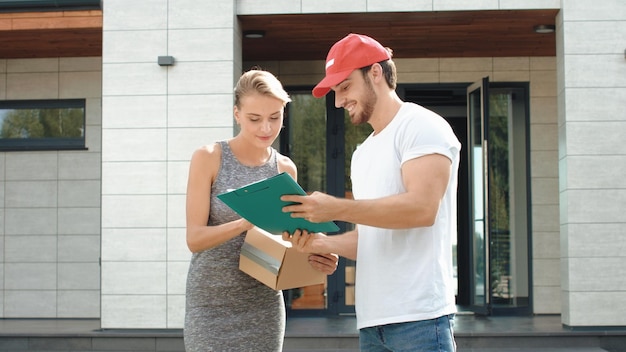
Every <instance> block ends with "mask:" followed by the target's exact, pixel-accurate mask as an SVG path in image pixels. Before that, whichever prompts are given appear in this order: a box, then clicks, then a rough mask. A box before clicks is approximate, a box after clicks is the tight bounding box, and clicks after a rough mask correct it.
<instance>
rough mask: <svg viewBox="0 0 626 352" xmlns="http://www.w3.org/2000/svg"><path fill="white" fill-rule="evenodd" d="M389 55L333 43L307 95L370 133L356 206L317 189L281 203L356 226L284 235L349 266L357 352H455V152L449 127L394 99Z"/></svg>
mask: <svg viewBox="0 0 626 352" xmlns="http://www.w3.org/2000/svg"><path fill="white" fill-rule="evenodd" d="M391 57H392V52H391V49H388V48H385V47H383V46H382V45H381V44H380V43H378V42H377V41H376V40H374V39H372V38H370V37H368V36H364V35H358V34H349V35H348V36H346V37H345V38H343V39H341V40H340V41H338V42H337V43H335V44H334V45H333V47H332V48H331V49H330V51H329V53H328V56H327V58H326V76H325V77H324V79H322V81H321V82H320V83H319V84H318V85H317V86H315V88H314V89H313V95H314V96H316V97H323V96H324V95H326V94H327V93H328V92H329V91H330V90H331V89H332V90H333V91H334V92H335V106H337V107H338V108H339V107H342V108H344V109H345V110H347V111H348V114H349V115H350V119H351V121H352V123H354V124H361V123H369V124H370V125H371V126H372V128H373V130H374V131H373V132H372V134H371V135H370V136H368V137H367V139H366V140H365V141H364V142H363V143H362V144H361V145H360V146H358V147H357V149H356V150H355V152H354V154H353V156H352V165H351V175H350V177H351V180H352V191H353V194H354V200H351V199H344V198H336V197H332V196H330V195H327V194H324V193H320V192H315V193H313V194H311V195H309V196H283V197H282V199H283V200H285V201H289V202H295V203H297V204H294V205H289V206H286V207H284V208H283V211H287V212H291V213H292V216H293V217H302V218H306V219H308V220H310V221H314V222H322V221H328V220H339V221H345V222H350V223H353V224H356V228H355V229H354V230H353V231H348V232H346V233H344V234H340V235H335V236H326V235H324V234H321V233H308V232H306V231H299V230H297V231H295V233H293V234H288V233H285V234H283V236H284V238H286V239H287V238H289V239H291V241H292V243H293V244H294V246H295V247H296V248H298V249H299V250H301V251H305V252H311V253H337V254H339V255H341V256H344V257H346V258H349V259H353V260H356V281H355V284H356V304H355V307H356V316H357V328H358V329H359V341H360V342H359V343H360V346H361V351H404V352H407V351H455V349H456V344H455V341H454V333H453V324H454V314H455V313H456V304H455V298H454V281H453V273H452V272H453V267H452V239H453V238H454V237H455V236H456V226H457V224H456V190H457V174H458V167H459V158H460V154H459V152H460V149H461V145H460V143H459V141H458V139H457V138H456V136H455V135H454V132H453V131H452V129H451V127H450V125H449V124H448V123H447V122H446V121H445V120H444V119H443V118H442V117H441V116H439V115H437V114H435V113H434V112H432V111H430V110H427V109H425V108H423V107H421V106H419V105H417V104H413V103H407V102H403V101H402V100H401V99H400V98H399V97H398V95H397V94H396V92H395V88H396V80H397V73H396V67H395V64H394V62H393V61H392V58H391Z"/></svg>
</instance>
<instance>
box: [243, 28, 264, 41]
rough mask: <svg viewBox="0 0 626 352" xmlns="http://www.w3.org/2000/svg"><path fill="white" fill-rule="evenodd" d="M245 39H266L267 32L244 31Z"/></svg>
mask: <svg viewBox="0 0 626 352" xmlns="http://www.w3.org/2000/svg"><path fill="white" fill-rule="evenodd" d="M243 37H244V38H248V39H259V38H263V37H265V31H259V30H252V31H243Z"/></svg>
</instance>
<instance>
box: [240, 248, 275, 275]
mask: <svg viewBox="0 0 626 352" xmlns="http://www.w3.org/2000/svg"><path fill="white" fill-rule="evenodd" d="M241 254H242V255H243V256H244V257H246V258H248V259H250V260H252V261H253V262H255V263H256V264H258V265H260V266H261V267H262V268H263V269H265V270H267V271H269V272H271V273H272V274H274V275H278V270H279V269H280V264H281V261H280V260H278V259H276V258H274V257H272V256H270V255H268V254H266V253H265V252H263V251H262V250H260V249H258V248H256V247H255V246H253V245H251V244H249V243H247V242H244V243H243V246H241Z"/></svg>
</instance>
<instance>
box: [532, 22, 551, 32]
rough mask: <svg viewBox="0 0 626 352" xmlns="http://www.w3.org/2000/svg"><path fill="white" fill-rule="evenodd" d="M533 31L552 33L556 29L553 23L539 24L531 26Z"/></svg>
mask: <svg viewBox="0 0 626 352" xmlns="http://www.w3.org/2000/svg"><path fill="white" fill-rule="evenodd" d="M533 30H534V31H535V33H540V34H546V33H554V31H555V30H556V26H555V25H553V24H539V25H536V26H535V27H533Z"/></svg>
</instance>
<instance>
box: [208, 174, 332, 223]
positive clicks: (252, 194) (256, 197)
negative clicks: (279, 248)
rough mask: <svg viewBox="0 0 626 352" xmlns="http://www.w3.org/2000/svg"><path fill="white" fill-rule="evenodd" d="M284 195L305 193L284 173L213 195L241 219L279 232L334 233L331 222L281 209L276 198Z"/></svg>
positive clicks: (279, 201) (287, 203)
mask: <svg viewBox="0 0 626 352" xmlns="http://www.w3.org/2000/svg"><path fill="white" fill-rule="evenodd" d="M288 194H296V195H306V193H305V192H304V190H303V189H302V187H300V185H299V184H298V183H297V182H296V181H295V180H294V179H293V178H292V177H291V176H290V175H289V174H288V173H286V172H283V173H280V174H278V175H276V176H272V177H270V178H266V179H263V180H261V181H257V182H254V183H251V184H249V185H246V186H243V187H241V188H238V189H235V190H232V191H228V192H225V193H222V194H218V195H217V197H218V198H219V199H220V200H221V201H222V202H224V203H226V205H228V206H229V207H230V208H231V209H233V210H234V211H235V212H236V213H237V214H239V215H241V217H242V218H244V219H246V220H248V221H250V222H251V223H252V224H254V225H255V226H258V227H260V228H262V229H263V230H265V231H267V232H269V233H272V234H274V235H280V234H282V233H283V232H284V231H288V232H289V233H293V232H294V231H295V230H296V229H301V230H307V231H309V232H335V231H339V227H338V226H337V225H336V224H335V223H334V222H332V221H328V222H321V223H315V222H310V221H308V220H306V219H303V218H292V217H291V214H290V213H285V212H283V210H282V209H283V207H284V206H286V205H289V204H294V203H291V202H284V201H282V200H280V197H281V196H283V195H288Z"/></svg>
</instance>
